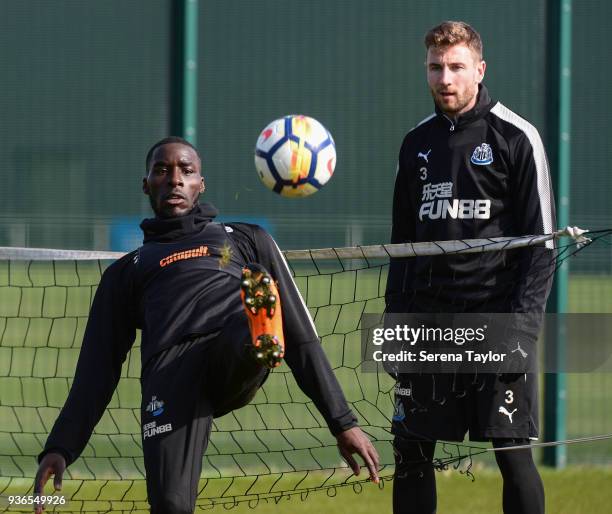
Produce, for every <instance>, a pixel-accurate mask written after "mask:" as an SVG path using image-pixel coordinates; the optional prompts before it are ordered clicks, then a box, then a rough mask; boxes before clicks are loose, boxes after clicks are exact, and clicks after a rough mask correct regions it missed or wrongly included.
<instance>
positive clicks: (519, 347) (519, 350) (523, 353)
mask: <svg viewBox="0 0 612 514" xmlns="http://www.w3.org/2000/svg"><path fill="white" fill-rule="evenodd" d="M516 344H517V347H516V349H515V350H512V352H511V353H514V352H519V353H520V354H521V357H523V359H526V358H527V355H528V353H527V352H526V351H525V350H523V349H522V348H521V343H520V341H517V342H516Z"/></svg>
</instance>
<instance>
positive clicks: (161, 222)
mask: <svg viewBox="0 0 612 514" xmlns="http://www.w3.org/2000/svg"><path fill="white" fill-rule="evenodd" d="M216 215H217V209H216V208H215V207H213V206H212V205H211V204H202V205H197V206H196V207H195V208H194V210H193V211H192V212H191V213H190V214H188V215H186V216H181V217H177V218H171V219H157V218H154V219H147V220H144V221H143V222H142V224H141V228H142V230H143V232H144V244H143V246H142V247H140V248H139V249H138V250H136V251H133V252H131V253H129V254H127V255H125V256H124V257H122V258H121V259H119V260H117V261H116V262H114V263H113V264H111V265H110V266H109V267H108V268H107V269H106V271H105V272H104V273H103V275H102V278H101V280H100V284H99V286H98V289H97V291H96V295H95V298H94V301H93V304H92V307H91V311H90V314H89V319H88V322H87V328H86V330H85V335H84V338H83V344H82V347H81V353H80V356H79V360H78V363H77V368H76V372H75V377H74V381H73V384H72V387H71V389H70V393H69V395H68V399H67V400H66V404H65V405H64V407H63V409H62V411H61V413H60V415H59V417H58V419H57V421H56V422H55V425H54V426H53V429H52V431H51V433H50V435H49V438H48V439H47V443H46V445H45V451H44V452H43V453H41V455H40V456H39V460H40V459H41V458H42V457H43V456H44V454H45V453H48V452H49V451H51V450H54V451H58V452H60V453H62V454H63V455H64V457H65V458H66V460H67V462H68V464H70V463H71V462H74V461H75V460H76V459H77V458H78V456H79V455H80V454H81V452H82V451H83V448H84V447H85V445H86V444H87V441H88V440H89V437H90V436H91V433H92V431H93V429H94V427H95V425H96V424H97V423H98V421H99V419H100V417H101V416H102V414H103V413H104V410H105V408H106V406H107V405H108V403H109V401H110V399H111V397H112V395H113V392H114V390H115V388H116V386H117V383H118V381H119V377H120V374H121V365H122V363H123V362H124V360H125V358H126V355H127V353H128V351H129V350H130V348H131V347H132V344H133V342H134V339H135V336H136V329H137V328H140V329H142V346H141V356H142V367H143V368H144V366H145V365H146V363H147V361H148V360H149V359H150V358H151V357H152V356H153V355H155V354H156V353H158V352H160V351H162V350H164V349H165V348H168V347H169V346H172V345H174V344H177V343H180V342H181V341H183V340H184V339H185V338H186V337H189V336H193V335H203V334H209V333H214V332H216V331H218V330H219V329H220V328H221V327H222V326H223V325H224V323H225V322H226V320H227V319H228V318H229V317H230V316H232V315H233V314H235V313H236V312H240V311H241V310H242V309H243V307H242V302H241V300H240V273H241V268H242V266H244V264H246V263H248V262H256V263H259V264H261V265H262V266H264V267H265V268H266V269H267V270H268V271H269V272H270V274H271V275H272V277H273V278H274V279H275V280H276V281H277V282H278V286H279V294H280V297H281V300H282V307H283V328H284V336H285V344H286V350H285V360H286V362H287V364H288V365H289V366H290V368H291V371H292V372H293V375H294V376H295V379H296V381H297V383H298V385H299V386H300V388H301V389H302V390H303V391H304V392H305V393H306V394H307V395H308V396H309V397H310V398H311V399H312V400H313V402H314V403H315V405H316V407H317V408H318V409H319V411H320V412H321V414H322V415H323V417H324V418H325V420H326V422H327V424H328V426H329V428H330V430H331V432H332V433H333V434H338V433H340V432H342V431H344V430H346V429H348V428H351V427H353V426H355V425H356V423H357V420H356V418H355V416H354V414H353V413H352V411H351V410H350V408H349V407H348V405H347V403H346V400H345V398H344V395H343V393H342V390H341V389H340V385H339V384H338V381H337V380H336V377H335V376H334V373H333V371H332V369H331V367H330V364H329V362H328V360H327V358H326V356H325V354H324V353H323V349H322V347H321V344H320V341H319V338H318V336H317V333H316V329H315V327H314V324H313V322H312V319H311V317H310V314H309V312H308V310H307V308H306V306H305V305H304V302H303V300H302V297H301V296H300V293H299V291H298V289H297V287H296V285H295V283H294V281H293V278H292V276H291V273H290V271H289V269H288V267H287V264H286V262H285V260H284V257H283V255H282V254H281V252H280V250H279V249H278V246H277V245H276V243H275V242H274V240H273V239H272V237H270V235H269V234H268V233H267V232H265V231H264V230H263V229H262V228H261V227H259V226H257V225H250V224H246V223H230V224H228V225H221V224H219V223H215V222H213V219H214V217H215V216H216ZM211 257H212V258H211Z"/></svg>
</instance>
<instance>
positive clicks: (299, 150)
mask: <svg viewBox="0 0 612 514" xmlns="http://www.w3.org/2000/svg"><path fill="white" fill-rule="evenodd" d="M335 166H336V145H335V144H334V139H333V138H332V136H331V134H330V133H329V132H328V131H327V129H326V128H325V127H324V126H323V125H321V123H319V122H318V121H317V120H315V119H314V118H310V117H308V116H303V115H300V114H293V115H290V116H285V117H284V118H280V119H278V120H274V121H273V122H272V123H270V124H269V125H268V126H267V127H266V128H265V129H263V131H262V132H261V134H260V135H259V137H258V138H257V144H256V145H255V168H256V169H257V173H258V175H259V178H260V179H261V181H262V182H263V183H264V184H265V186H266V187H267V188H269V189H271V190H272V191H274V192H275V193H278V194H279V195H282V196H289V197H296V196H308V195H311V194H313V193H316V192H317V191H318V190H319V189H321V188H322V187H323V186H324V185H325V184H326V183H327V181H328V180H329V179H330V178H331V176H332V175H333V174H334V168H335Z"/></svg>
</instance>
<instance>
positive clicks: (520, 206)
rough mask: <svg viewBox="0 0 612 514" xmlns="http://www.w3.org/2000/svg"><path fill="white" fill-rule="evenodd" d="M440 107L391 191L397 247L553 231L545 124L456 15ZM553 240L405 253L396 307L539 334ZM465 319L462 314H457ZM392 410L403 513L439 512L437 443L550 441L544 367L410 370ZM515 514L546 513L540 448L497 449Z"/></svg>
mask: <svg viewBox="0 0 612 514" xmlns="http://www.w3.org/2000/svg"><path fill="white" fill-rule="evenodd" d="M425 46H426V48H427V60H426V67H427V83H428V85H429V88H430V90H431V95H432V97H433V100H434V104H435V113H434V114H432V115H431V116H429V117H428V118H426V119H424V120H423V121H421V122H420V123H419V124H418V125H417V126H416V127H415V128H414V129H412V130H411V131H410V132H409V133H408V134H407V135H406V137H405V139H404V141H403V144H402V146H401V150H400V154H399V166H398V172H397V177H396V182H395V192H394V199H393V229H392V240H391V242H392V243H405V242H418V241H439V240H457V239H469V238H487V237H497V236H519V235H527V234H545V233H550V232H552V231H553V230H554V229H555V211H554V203H553V194H552V190H551V179H550V175H549V170H548V164H547V160H546V155H545V153H544V148H543V145H542V141H541V139H540V136H539V134H538V131H537V130H536V129H535V128H534V127H533V126H532V125H531V124H529V123H528V122H527V121H526V120H525V119H523V118H521V117H520V116H518V115H517V114H515V113H514V112H512V111H511V110H510V109H508V108H507V107H505V106H504V105H502V104H501V103H499V102H496V101H493V100H491V98H490V96H489V92H488V91H487V89H486V87H485V86H484V85H483V84H482V80H483V78H484V75H485V68H486V64H485V61H484V60H483V55H482V41H481V38H480V35H479V34H478V33H477V32H476V31H475V30H474V29H473V28H472V27H470V26H469V25H468V24H466V23H463V22H455V21H446V22H444V23H442V24H440V25H438V26H436V27H434V28H432V29H431V30H430V31H429V32H428V33H427V34H426V36H425ZM553 252H554V248H553V246H552V242H549V243H546V246H541V247H529V248H525V249H521V250H515V251H511V252H510V251H509V252H488V253H483V254H479V255H474V254H472V255H456V256H447V255H442V256H437V257H418V258H409V259H393V260H392V262H391V267H390V272H389V279H388V284H387V292H386V303H387V312H392V313H466V312H468V313H469V312H472V313H474V312H476V313H526V314H527V315H529V316H532V317H533V319H535V320H536V321H535V323H534V327H535V328H534V329H533V330H532V332H531V337H532V338H535V337H537V328H538V326H539V324H540V323H541V319H542V316H543V311H544V309H545V305H546V299H547V297H548V294H549V291H550V287H551V282H552V275H553V266H554V255H553ZM454 319H455V323H457V322H459V323H460V321H461V316H458V315H455V316H454ZM397 378H398V382H399V383H398V387H397V388H396V392H398V391H399V393H396V412H395V414H394V416H393V433H394V435H395V440H394V450H395V455H396V473H395V479H394V490H393V509H394V512H395V514H408V513H410V514H432V513H434V512H435V511H436V502H437V500H436V484H435V473H434V468H433V465H432V460H433V455H434V450H435V445H436V441H437V440H446V441H462V440H463V438H464V437H465V434H466V432H467V431H469V436H470V439H471V440H475V441H491V442H492V444H493V446H494V447H495V448H504V447H508V446H517V445H522V444H528V443H529V441H530V440H531V439H536V438H537V437H538V399H537V376H535V375H533V374H514V375H511V374H499V375H497V374H488V375H486V374H484V375H483V374H481V375H479V376H471V375H461V374H425V373H422V374H417V373H403V374H402V373H399V374H398V376H397ZM495 455H496V459H497V463H498V465H499V469H500V471H501V474H502V477H503V484H504V485H503V509H504V512H505V513H506V514H519V513H521V514H540V513H543V512H544V489H543V486H542V481H541V478H540V476H539V474H538V471H537V469H536V466H535V464H534V461H533V458H532V455H531V450H530V449H518V450H509V451H497V452H496V453H495Z"/></svg>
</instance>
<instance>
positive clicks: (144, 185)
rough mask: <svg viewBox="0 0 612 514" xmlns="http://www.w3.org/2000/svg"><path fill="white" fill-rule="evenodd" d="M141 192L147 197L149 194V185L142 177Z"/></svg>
mask: <svg viewBox="0 0 612 514" xmlns="http://www.w3.org/2000/svg"><path fill="white" fill-rule="evenodd" d="M142 192H143V193H144V194H145V195H148V194H149V183H148V182H147V177H144V178H143V179H142Z"/></svg>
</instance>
